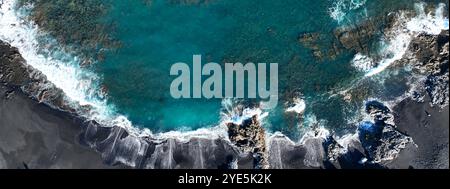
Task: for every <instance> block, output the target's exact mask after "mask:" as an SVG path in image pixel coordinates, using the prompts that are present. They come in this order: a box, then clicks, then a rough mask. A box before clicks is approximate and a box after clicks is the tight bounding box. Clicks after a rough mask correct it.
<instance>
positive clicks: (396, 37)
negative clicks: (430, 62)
mask: <svg viewBox="0 0 450 189" xmlns="http://www.w3.org/2000/svg"><path fill="white" fill-rule="evenodd" d="M445 6H446V5H445V4H444V3H441V4H439V6H438V8H437V9H436V10H435V12H429V13H426V12H425V7H426V4H425V3H416V4H415V9H416V10H415V11H416V16H415V17H413V18H408V17H407V15H406V13H405V12H402V13H400V14H399V15H398V18H397V22H396V23H395V25H394V28H393V29H392V30H391V31H389V32H388V33H386V34H385V36H383V37H382V39H381V40H380V44H381V49H380V50H379V52H378V53H377V54H378V56H380V57H381V58H377V59H380V60H379V61H377V62H376V63H375V62H374V59H375V58H372V57H369V56H368V55H364V54H361V53H358V54H356V55H355V57H354V59H353V61H352V65H353V66H354V67H355V68H356V69H357V70H359V71H361V72H365V76H366V77H371V76H374V75H377V74H379V73H380V72H382V71H384V70H385V69H386V68H388V67H389V66H390V65H391V64H392V63H394V62H395V61H397V60H400V59H401V58H402V57H403V55H404V54H405V52H406V50H407V49H408V46H409V44H410V42H411V40H412V38H413V37H414V36H416V35H418V34H420V33H427V34H433V35H437V34H439V33H440V32H441V31H442V30H445V29H447V30H448V29H449V26H448V18H446V17H444V10H445V8H446V7H445Z"/></svg>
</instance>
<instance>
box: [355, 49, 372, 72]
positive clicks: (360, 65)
mask: <svg viewBox="0 0 450 189" xmlns="http://www.w3.org/2000/svg"><path fill="white" fill-rule="evenodd" d="M352 65H353V67H355V68H356V69H357V70H358V71H361V72H367V71H369V70H370V69H372V68H373V67H374V61H373V59H372V58H370V57H367V56H366V55H363V54H361V53H358V54H356V55H355V57H354V58H353V60H352Z"/></svg>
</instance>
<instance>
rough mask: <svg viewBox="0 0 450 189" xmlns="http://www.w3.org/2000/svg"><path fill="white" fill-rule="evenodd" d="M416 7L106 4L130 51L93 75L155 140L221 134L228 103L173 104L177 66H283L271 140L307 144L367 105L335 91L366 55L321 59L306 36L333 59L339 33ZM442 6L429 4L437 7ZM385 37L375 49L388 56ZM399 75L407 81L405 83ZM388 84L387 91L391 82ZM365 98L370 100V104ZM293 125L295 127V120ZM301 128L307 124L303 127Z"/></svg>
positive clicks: (386, 3)
mask: <svg viewBox="0 0 450 189" xmlns="http://www.w3.org/2000/svg"><path fill="white" fill-rule="evenodd" d="M415 2H421V1H412V0H398V1H391V0H377V1H375V0H339V1H332V0H282V1H275V0H259V1H252V0H193V1H189V0H151V1H143V0H142V1H141V0H135V1H121V0H107V1H103V2H102V3H103V4H105V5H106V6H105V7H108V10H107V11H106V14H105V15H104V16H102V17H101V18H99V19H98V20H95V22H98V23H112V24H114V27H113V29H112V30H111V31H110V35H111V36H112V37H113V38H114V39H115V40H118V41H120V43H121V47H120V48H118V49H116V50H112V51H106V53H105V55H104V57H103V58H102V61H100V62H98V63H96V64H94V65H91V66H90V67H89V68H88V69H90V71H92V72H95V73H97V74H98V75H99V76H101V84H102V85H103V86H106V88H107V94H108V98H107V99H108V100H107V103H108V104H110V105H112V106H113V107H114V108H115V111H117V113H119V114H122V115H125V116H126V117H127V118H128V119H129V120H130V121H131V122H132V123H133V125H135V126H138V127H146V128H149V129H151V130H152V131H153V132H163V131H170V130H193V129H197V128H202V127H211V126H215V125H217V123H218V122H219V121H220V117H221V116H220V112H221V108H222V104H221V101H222V100H221V99H211V100H207V99H174V98H172V97H171V96H170V91H169V87H170V83H171V82H172V80H173V79H174V78H175V77H173V76H170V75H169V71H170V67H171V66H172V64H174V63H176V62H186V63H192V56H193V55H196V54H199V55H202V56H203V60H202V61H203V62H202V63H207V62H217V63H225V62H227V63H228V62H232V63H234V62H242V63H247V62H255V63H278V64H279V88H280V89H279V96H280V100H279V102H278V107H277V108H275V109H273V110H270V112H269V119H267V123H265V125H266V127H267V129H269V130H270V131H282V132H283V133H285V134H287V135H290V136H293V137H295V136H297V135H298V133H299V132H298V129H299V128H298V127H297V125H298V124H297V122H304V123H305V124H304V125H308V122H310V121H311V117H314V119H316V120H322V121H324V122H326V125H327V127H329V128H333V129H334V130H336V131H341V130H342V131H345V130H346V129H349V128H354V126H352V125H349V124H348V122H349V119H351V118H352V117H354V115H355V114H358V113H359V111H360V108H361V107H362V106H363V103H364V100H367V99H365V98H362V99H361V100H353V101H351V102H346V101H345V100H344V99H343V98H342V97H340V96H335V95H334V94H335V93H334V91H337V90H338V89H341V88H346V87H349V86H351V85H352V84H353V83H355V82H356V81H359V80H361V79H362V78H364V73H361V72H359V71H358V70H357V69H355V67H354V66H352V65H351V61H352V59H353V58H354V57H355V54H356V53H357V52H356V51H354V50H345V49H344V48H341V49H340V50H341V52H340V53H339V54H338V55H336V56H335V57H333V58H329V57H327V56H326V55H324V57H325V58H322V59H319V58H317V57H315V56H314V55H313V52H312V50H311V48H308V47H307V46H305V44H303V43H301V42H300V41H299V36H301V35H303V34H305V33H316V34H319V35H320V39H319V40H317V41H316V44H317V45H318V46H319V48H320V49H321V50H323V51H324V52H328V51H329V50H330V49H331V48H332V44H334V43H336V38H335V34H334V33H333V32H334V31H335V30H336V28H342V27H352V26H354V25H357V24H359V23H362V22H364V21H366V20H368V19H371V18H376V17H379V16H382V15H386V14H387V13H389V12H392V11H395V10H398V9H409V10H412V9H414V3H415ZM438 2H440V1H430V2H428V3H429V4H436V5H437V3H438ZM380 35H381V34H379V35H374V36H372V37H371V38H370V39H367V40H368V41H369V44H371V45H373V52H377V48H380V47H379V46H380V44H378V43H377V42H378V41H379V38H380ZM398 75H400V76H398ZM404 75H405V76H404V77H403V76H402V73H401V71H400V73H397V76H396V77H387V78H384V77H383V78H382V77H381V76H380V78H378V79H384V82H383V86H379V85H380V82H377V81H376V80H377V78H375V79H374V80H373V81H368V83H367V85H364V86H366V88H365V89H364V91H367V93H368V94H366V96H367V97H374V96H375V97H379V98H385V99H386V100H389V99H392V98H395V97H397V96H400V95H401V94H403V93H404V92H405V90H406V87H403V85H405V83H406V81H404V78H406V76H407V75H408V74H407V73H404ZM386 81H388V82H386ZM366 96H365V97H366ZM295 97H301V98H302V99H304V100H305V104H306V109H305V113H304V116H303V118H297V117H295V118H292V117H290V116H286V114H285V113H284V110H285V108H286V106H285V103H286V102H287V101H290V100H292V99H293V98H295ZM292 119H294V121H293V120H292ZM297 119H298V120H297Z"/></svg>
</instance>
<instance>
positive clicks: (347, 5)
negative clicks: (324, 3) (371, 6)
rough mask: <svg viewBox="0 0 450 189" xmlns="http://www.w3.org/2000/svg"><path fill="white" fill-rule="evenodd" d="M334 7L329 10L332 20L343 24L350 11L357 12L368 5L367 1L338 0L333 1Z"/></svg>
mask: <svg viewBox="0 0 450 189" xmlns="http://www.w3.org/2000/svg"><path fill="white" fill-rule="evenodd" d="M332 2H333V4H332V6H331V7H330V8H329V9H328V13H329V15H330V17H331V18H333V19H334V20H336V21H337V22H338V23H341V22H342V21H344V20H345V17H346V16H347V14H348V13H349V12H350V11H353V10H357V9H359V8H361V7H362V6H364V4H366V0H338V1H332Z"/></svg>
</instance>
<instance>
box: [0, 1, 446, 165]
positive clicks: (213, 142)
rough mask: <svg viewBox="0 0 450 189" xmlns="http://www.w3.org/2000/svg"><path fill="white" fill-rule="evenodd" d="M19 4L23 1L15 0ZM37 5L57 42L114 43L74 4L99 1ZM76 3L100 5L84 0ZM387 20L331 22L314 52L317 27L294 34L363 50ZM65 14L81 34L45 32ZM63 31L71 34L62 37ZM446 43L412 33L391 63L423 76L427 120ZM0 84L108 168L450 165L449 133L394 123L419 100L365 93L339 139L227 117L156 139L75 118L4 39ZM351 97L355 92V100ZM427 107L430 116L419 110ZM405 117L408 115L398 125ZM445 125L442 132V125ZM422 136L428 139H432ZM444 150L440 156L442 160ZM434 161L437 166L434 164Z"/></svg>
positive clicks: (441, 81)
mask: <svg viewBox="0 0 450 189" xmlns="http://www.w3.org/2000/svg"><path fill="white" fill-rule="evenodd" d="M22 2H23V3H26V2H28V1H27V0H23V1H22ZM36 2H37V3H36V4H35V7H39V6H44V7H45V8H43V7H40V8H39V10H40V11H33V12H35V13H33V16H32V19H33V20H35V22H36V23H37V24H38V25H40V27H42V28H43V29H44V30H46V31H49V32H50V34H51V35H53V36H55V37H56V38H57V39H58V40H59V41H60V42H61V43H63V44H64V43H70V44H77V43H78V45H87V46H90V47H91V48H94V46H95V48H96V45H94V44H102V45H101V46H103V47H108V46H110V45H112V46H115V45H113V44H116V43H115V42H113V40H111V38H110V37H109V36H105V35H104V34H105V33H106V32H104V31H103V30H106V29H107V28H108V27H109V26H106V25H104V26H99V25H97V24H98V23H97V21H96V20H95V19H92V18H93V17H95V16H96V15H92V14H91V12H93V11H92V10H90V11H88V12H90V13H87V12H84V11H86V10H83V9H81V8H80V7H84V6H87V7H90V6H92V7H102V6H101V4H94V5H83V4H78V2H75V1H71V3H67V4H64V3H62V4H64V5H58V6H67V7H68V9H72V10H73V11H80V12H79V14H80V15H85V16H86V17H85V18H84V19H87V20H77V19H75V18H72V17H70V16H67V15H65V14H64V13H62V15H63V16H62V18H63V19H61V20H54V19H52V18H50V17H49V16H51V15H53V14H56V13H54V12H52V9H51V6H52V5H51V4H49V3H46V2H45V1H36ZM61 2H63V1H61ZM64 2H65V1H64ZM173 2H178V3H187V4H190V3H191V2H195V3H206V2H208V1H206V0H205V1H173ZM83 3H98V2H97V1H92V2H91V1H89V2H84V1H83ZM78 6H79V7H78ZM104 9H105V7H103V8H101V10H100V9H99V10H97V11H98V13H99V14H103V13H104V11H105V10H104ZM94 12H95V10H94ZM72 14H74V13H71V15H72ZM77 14H78V13H77ZM393 19H394V17H390V16H389V15H388V16H387V17H384V18H383V19H373V20H369V21H367V22H365V23H362V24H360V25H357V26H354V27H346V28H338V29H337V30H336V31H335V32H334V34H335V38H336V43H334V44H332V47H330V48H327V49H329V50H330V51H327V52H322V50H321V49H322V48H321V47H319V46H317V43H320V38H321V37H320V35H319V34H315V33H308V34H302V35H301V36H300V37H299V41H300V42H301V43H302V44H303V45H305V46H307V47H309V48H310V49H311V50H312V52H313V54H314V56H315V57H316V58H318V59H324V58H326V57H325V55H326V56H329V57H328V58H330V59H333V57H335V56H337V55H338V54H339V49H340V48H341V47H343V48H346V49H351V50H354V51H355V52H362V53H370V50H369V49H370V48H371V40H370V39H372V38H373V37H374V36H377V35H385V34H386V35H391V34H387V33H389V32H386V31H387V30H389V29H390V27H391V26H392V25H393V23H394V22H395V21H394V20H393ZM44 20H46V21H44ZM52 20H53V21H52ZM63 20H66V21H69V22H68V23H69V24H74V27H81V28H84V29H83V30H80V31H78V32H80V33H70V34H67V33H65V34H63V35H62V34H61V33H59V34H58V33H52V31H59V30H61V29H62V28H64V27H65V24H67V23H60V21H63ZM380 20H382V21H380ZM81 21H82V22H85V21H86V23H87V24H86V25H83V26H79V25H77V24H79V23H82V22H81ZM378 21H380V22H378ZM380 23H382V25H380ZM74 31H77V30H72V29H71V30H67V32H74ZM93 31H98V32H93ZM66 36H71V37H70V38H67V37H66ZM80 41H83V43H84V44H79V42H80ZM317 41H319V42H317ZM103 47H102V48H103ZM448 48H449V32H448V30H446V31H442V32H441V33H440V34H438V35H432V34H423V33H422V34H419V35H417V36H414V37H413V39H412V42H411V43H410V45H409V46H408V48H407V50H406V53H405V54H404V55H403V57H402V58H401V59H399V60H397V61H395V63H393V65H392V66H396V65H402V66H405V65H406V66H412V67H413V71H414V72H415V73H417V74H418V75H420V76H424V77H425V80H423V81H422V80H419V81H418V82H415V83H411V84H413V85H415V87H414V90H413V91H412V96H411V97H412V99H413V100H416V101H418V102H429V103H430V104H431V105H435V106H437V107H435V108H437V109H439V108H440V109H439V110H435V111H433V113H432V114H430V115H429V116H427V117H430V116H434V115H435V114H436V115H437V114H438V112H439V111H440V110H441V109H443V110H444V112H445V110H446V111H447V113H448V82H449V81H448V77H449V76H448ZM96 56H97V57H98V56H100V55H99V54H97V55H96ZM0 83H1V84H3V85H4V86H6V87H7V88H8V90H7V92H6V93H5V95H4V96H5V97H6V98H8V96H9V94H11V93H14V92H20V93H25V94H27V95H29V96H30V97H31V98H33V99H34V100H35V103H40V104H45V105H47V106H50V107H52V108H53V109H57V110H60V111H61V112H63V113H67V114H68V115H70V116H72V117H73V119H76V120H79V123H80V127H81V133H78V138H77V139H78V140H79V141H78V142H79V143H81V144H83V145H85V146H88V147H90V148H91V149H93V150H95V151H97V152H98V153H100V154H101V157H102V159H103V161H104V163H105V164H107V165H121V166H124V167H132V168H221V169H235V168H247V169H251V168H258V169H259V168H331V169H333V168H399V167H400V168H408V167H409V166H412V165H414V166H415V167H413V168H416V166H417V168H436V167H439V168H441V167H444V168H448V135H447V138H446V139H445V138H444V139H439V140H442V141H443V142H442V143H439V144H435V143H433V144H430V145H428V144H427V143H426V142H429V141H425V142H423V141H424V139H422V138H414V137H415V136H421V135H419V134H417V133H421V132H425V131H426V132H431V131H429V130H432V129H433V128H432V127H433V126H434V125H431V126H428V127H423V128H422V127H420V128H417V129H416V130H411V129H410V128H405V126H402V128H398V125H400V124H406V125H408V126H409V127H412V126H410V125H415V124H418V123H416V122H414V121H415V119H413V118H415V115H413V116H406V113H405V111H406V112H411V111H413V113H417V114H420V115H422V114H424V112H425V111H426V110H425V111H422V109H420V108H416V109H418V110H420V111H421V112H418V111H417V112H415V110H416V109H413V110H409V109H408V108H409V107H413V106H421V107H422V106H425V105H423V104H419V103H417V102H414V103H415V104H413V105H409V106H405V107H401V108H399V107H390V106H389V105H388V104H387V103H385V102H383V101H381V100H368V101H366V102H365V104H360V106H363V107H364V112H361V114H364V116H366V117H367V119H366V120H364V121H362V122H360V123H358V125H355V128H354V130H353V131H351V132H349V133H348V134H347V135H344V136H337V135H335V134H334V133H332V132H330V131H328V130H327V129H325V128H322V127H316V128H313V129H311V130H310V131H308V132H306V133H305V134H304V136H303V137H302V138H301V140H299V141H292V140H291V139H290V138H288V137H287V136H285V135H283V134H280V133H268V132H266V130H265V129H264V127H263V123H262V122H261V121H260V120H259V118H258V117H257V116H252V117H248V118H246V119H244V120H242V122H241V123H225V125H224V126H225V127H223V128H220V129H225V130H226V131H227V132H225V133H226V134H225V136H220V137H214V138H212V137H211V138H209V137H207V136H206V137H205V136H196V135H192V136H188V137H180V136H178V135H176V134H174V135H169V136H167V135H166V136H165V137H158V135H150V134H142V133H139V132H136V131H135V130H133V128H124V127H121V126H119V125H112V126H105V125H102V124H101V123H98V122H97V121H94V120H91V119H89V118H86V117H82V116H81V115H87V114H85V113H84V112H88V111H90V109H91V107H90V106H89V105H80V104H75V103H73V102H71V101H69V100H68V99H67V98H66V97H65V94H64V92H63V91H62V90H61V89H58V88H57V87H56V86H55V85H53V84H52V83H51V82H49V81H48V80H47V79H46V76H45V75H44V74H42V73H41V72H40V71H38V70H36V69H34V68H32V67H31V66H29V65H27V63H26V61H25V60H24V59H23V58H22V56H21V55H20V53H19V51H18V50H17V49H16V48H15V47H11V46H10V45H9V44H7V43H5V42H2V41H0ZM346 95H347V96H348V98H347V96H346ZM368 95H369V93H367V92H365V91H364V90H362V89H361V88H355V89H352V90H351V91H349V92H348V93H347V94H344V97H345V98H344V100H348V101H351V102H358V101H362V100H361V99H368V98H369V96H368ZM289 98H290V97H289ZM356 98H359V99H358V100H356ZM404 100H405V99H404ZM409 100H410V99H409V98H406V100H405V101H408V103H411V102H409ZM445 108H447V109H445ZM399 112H401V114H400V113H399ZM298 113H299V114H300V113H303V111H298ZM426 114H427V115H428V114H429V113H428V112H426ZM176 116H177V115H173V118H174V119H176ZM405 117H406V118H405ZM417 117H419V116H417ZM407 119H411V120H412V121H411V120H409V122H405V123H402V121H405V120H407ZM399 120H401V121H399ZM399 122H400V124H399ZM423 122H426V121H423ZM447 122H448V116H447ZM292 125H296V124H295V123H293V124H292ZM403 131H408V132H403ZM432 131H433V133H434V134H436V133H438V132H441V131H440V130H439V129H436V130H432ZM443 132H445V131H443ZM446 132H448V128H447V131H446ZM422 137H428V138H430V137H432V136H431V135H429V136H422ZM416 141H418V142H416ZM439 142H441V141H439ZM421 150H422V151H439V152H436V153H434V154H433V155H432V156H426V155H428V154H425V153H424V154H425V155H423V154H419V152H420V151H421ZM445 150H447V151H445ZM420 153H421V152H420ZM445 153H447V154H445ZM405 154H406V155H405ZM417 154H419V155H417ZM0 155H1V154H0ZM423 156H425V157H423ZM444 156H447V159H445V157H444ZM398 159H402V161H403V162H402V163H398V162H396V161H397V160H398ZM405 159H406V160H405ZM436 159H438V160H439V161H442V162H444V163H441V162H439V163H435V162H434V161H437V160H436ZM445 161H446V162H447V163H445ZM405 162H406V163H405ZM417 162H420V163H417ZM422 162H425V163H422ZM429 162H432V163H429Z"/></svg>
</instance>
